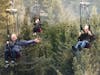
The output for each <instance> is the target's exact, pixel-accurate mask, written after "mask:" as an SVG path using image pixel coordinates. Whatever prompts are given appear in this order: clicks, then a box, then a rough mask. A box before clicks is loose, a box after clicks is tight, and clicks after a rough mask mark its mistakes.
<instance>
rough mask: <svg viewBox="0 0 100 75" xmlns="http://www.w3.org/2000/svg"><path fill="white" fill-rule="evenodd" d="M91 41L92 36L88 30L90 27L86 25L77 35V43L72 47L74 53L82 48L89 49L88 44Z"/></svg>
mask: <svg viewBox="0 0 100 75" xmlns="http://www.w3.org/2000/svg"><path fill="white" fill-rule="evenodd" d="M91 41H93V34H92V32H91V30H90V26H88V25H87V24H86V25H85V26H84V28H83V29H82V31H81V32H80V33H79V37H78V42H77V44H76V45H75V46H72V49H73V50H74V51H77V50H81V49H82V48H89V47H90V42H91Z"/></svg>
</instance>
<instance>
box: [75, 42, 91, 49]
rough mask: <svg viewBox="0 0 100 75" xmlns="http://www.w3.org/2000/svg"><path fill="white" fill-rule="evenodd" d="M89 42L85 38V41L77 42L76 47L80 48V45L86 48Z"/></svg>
mask: <svg viewBox="0 0 100 75" xmlns="http://www.w3.org/2000/svg"><path fill="white" fill-rule="evenodd" d="M87 43H89V42H88V41H87V40H83V41H78V43H77V44H76V46H75V48H76V49H79V46H80V47H81V48H85V46H86V44H87Z"/></svg>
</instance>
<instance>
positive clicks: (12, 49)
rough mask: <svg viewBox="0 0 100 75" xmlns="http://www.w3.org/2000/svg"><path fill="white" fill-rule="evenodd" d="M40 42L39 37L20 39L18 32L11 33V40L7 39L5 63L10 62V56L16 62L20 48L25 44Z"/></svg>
mask: <svg viewBox="0 0 100 75" xmlns="http://www.w3.org/2000/svg"><path fill="white" fill-rule="evenodd" d="M39 42H40V39H39V38H36V39H34V40H28V41H26V40H18V38H17V35H16V34H11V42H10V41H7V42H6V46H5V63H6V64H8V63H9V58H11V63H15V61H16V58H17V56H18V55H19V54H20V50H21V49H22V47H23V46H25V47H26V46H27V45H30V44H33V45H35V44H37V43H39Z"/></svg>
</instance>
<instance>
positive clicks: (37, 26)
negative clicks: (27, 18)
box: [33, 17, 42, 35]
mask: <svg viewBox="0 0 100 75" xmlns="http://www.w3.org/2000/svg"><path fill="white" fill-rule="evenodd" d="M40 32H42V28H41V21H40V18H37V17H35V18H34V28H33V35H36V33H40Z"/></svg>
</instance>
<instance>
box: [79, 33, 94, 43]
mask: <svg viewBox="0 0 100 75" xmlns="http://www.w3.org/2000/svg"><path fill="white" fill-rule="evenodd" d="M91 37H92V36H91V35H89V34H88V33H82V34H81V35H80V36H79V37H78V40H79V41H83V40H87V41H90V40H91Z"/></svg>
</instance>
